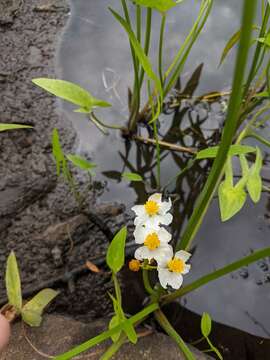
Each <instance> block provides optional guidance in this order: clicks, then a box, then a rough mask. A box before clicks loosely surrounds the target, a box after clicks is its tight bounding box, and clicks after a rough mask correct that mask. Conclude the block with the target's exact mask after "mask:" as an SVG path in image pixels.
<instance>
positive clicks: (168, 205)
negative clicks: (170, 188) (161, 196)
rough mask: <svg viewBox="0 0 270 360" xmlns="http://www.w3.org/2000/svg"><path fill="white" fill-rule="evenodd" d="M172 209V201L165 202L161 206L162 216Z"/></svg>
mask: <svg viewBox="0 0 270 360" xmlns="http://www.w3.org/2000/svg"><path fill="white" fill-rule="evenodd" d="M171 207H172V201H171V199H169V201H163V202H162V203H161V205H160V210H159V212H160V214H162V215H165V214H166V213H167V212H168V211H169V210H170V209H171Z"/></svg>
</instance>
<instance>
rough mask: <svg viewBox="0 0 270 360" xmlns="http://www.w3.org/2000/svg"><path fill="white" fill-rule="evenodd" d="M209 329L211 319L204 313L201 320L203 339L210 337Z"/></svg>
mask: <svg viewBox="0 0 270 360" xmlns="http://www.w3.org/2000/svg"><path fill="white" fill-rule="evenodd" d="M211 328H212V320H211V317H210V315H209V314H208V313H207V312H204V313H203V314H202V319H201V332H202V334H203V336H204V337H208V336H209V335H210V333H211Z"/></svg>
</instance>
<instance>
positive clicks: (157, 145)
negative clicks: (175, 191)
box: [153, 120, 161, 189]
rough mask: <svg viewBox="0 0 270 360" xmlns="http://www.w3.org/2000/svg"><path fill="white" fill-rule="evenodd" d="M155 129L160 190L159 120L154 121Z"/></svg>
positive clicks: (158, 186) (158, 185)
mask: <svg viewBox="0 0 270 360" xmlns="http://www.w3.org/2000/svg"><path fill="white" fill-rule="evenodd" d="M153 128H154V136H155V143H156V153H157V188H158V189H160V181H161V179H160V175H161V172H160V146H159V140H158V131H157V120H156V121H154V124H153Z"/></svg>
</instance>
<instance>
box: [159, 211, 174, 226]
mask: <svg viewBox="0 0 270 360" xmlns="http://www.w3.org/2000/svg"><path fill="white" fill-rule="evenodd" d="M156 217H157V218H158V220H159V223H160V224H163V225H170V223H171V222H172V220H173V216H172V214H170V213H167V214H165V215H157V216H156Z"/></svg>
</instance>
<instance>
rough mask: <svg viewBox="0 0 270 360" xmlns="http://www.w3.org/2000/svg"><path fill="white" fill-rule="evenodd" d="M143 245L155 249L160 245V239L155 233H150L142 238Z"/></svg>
mask: <svg viewBox="0 0 270 360" xmlns="http://www.w3.org/2000/svg"><path fill="white" fill-rule="evenodd" d="M144 245H145V246H147V247H148V249H149V250H155V249H157V248H158V247H159V245H160V240H159V238H158V236H157V234H156V233H152V234H149V235H147V236H146V238H145V240H144Z"/></svg>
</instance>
